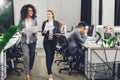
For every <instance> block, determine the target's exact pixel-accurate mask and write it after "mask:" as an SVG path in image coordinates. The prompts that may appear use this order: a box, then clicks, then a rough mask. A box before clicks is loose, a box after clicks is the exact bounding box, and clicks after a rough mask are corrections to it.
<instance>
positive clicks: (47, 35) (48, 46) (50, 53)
mask: <svg viewBox="0 0 120 80" xmlns="http://www.w3.org/2000/svg"><path fill="white" fill-rule="evenodd" d="M54 17H55V16H54V12H53V11H52V10H48V11H47V20H45V21H44V22H43V24H42V35H43V36H44V40H43V46H44V50H45V54H46V66H47V71H48V78H49V80H53V77H52V64H53V60H54V53H55V48H56V43H57V41H56V37H55V36H54V35H53V34H55V33H59V32H60V30H59V26H60V25H59V22H58V21H56V20H55V18H54ZM46 27H49V28H50V27H51V29H48V28H46ZM47 29H48V30H47ZM51 33H52V34H51ZM51 36H52V37H51Z"/></svg>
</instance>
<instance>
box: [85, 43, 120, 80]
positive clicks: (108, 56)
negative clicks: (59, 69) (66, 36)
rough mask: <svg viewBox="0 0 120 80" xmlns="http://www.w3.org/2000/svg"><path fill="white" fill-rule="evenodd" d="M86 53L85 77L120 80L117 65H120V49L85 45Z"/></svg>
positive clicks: (93, 79) (93, 44) (91, 44)
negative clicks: (119, 79)
mask: <svg viewBox="0 0 120 80" xmlns="http://www.w3.org/2000/svg"><path fill="white" fill-rule="evenodd" d="M83 46H84V47H85V48H86V49H87V51H86V53H85V75H86V76H87V78H88V79H92V80H95V79H109V80H111V79H113V80H118V79H117V78H118V77H117V76H118V74H117V73H118V72H117V69H116V68H117V64H119V63H120V47H117V48H101V47H100V45H97V44H95V43H93V42H90V41H89V43H88V44H87V43H85V44H83Z"/></svg>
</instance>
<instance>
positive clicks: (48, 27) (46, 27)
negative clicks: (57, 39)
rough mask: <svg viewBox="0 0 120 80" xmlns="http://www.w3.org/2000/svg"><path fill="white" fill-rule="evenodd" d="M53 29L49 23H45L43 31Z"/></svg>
mask: <svg viewBox="0 0 120 80" xmlns="http://www.w3.org/2000/svg"><path fill="white" fill-rule="evenodd" d="M53 29H54V26H52V25H50V24H49V23H46V25H45V29H44V31H48V30H53Z"/></svg>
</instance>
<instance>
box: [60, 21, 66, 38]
mask: <svg viewBox="0 0 120 80" xmlns="http://www.w3.org/2000/svg"><path fill="white" fill-rule="evenodd" d="M60 32H61V33H63V34H64V35H65V36H66V34H67V25H66V24H65V22H64V20H61V21H60Z"/></svg>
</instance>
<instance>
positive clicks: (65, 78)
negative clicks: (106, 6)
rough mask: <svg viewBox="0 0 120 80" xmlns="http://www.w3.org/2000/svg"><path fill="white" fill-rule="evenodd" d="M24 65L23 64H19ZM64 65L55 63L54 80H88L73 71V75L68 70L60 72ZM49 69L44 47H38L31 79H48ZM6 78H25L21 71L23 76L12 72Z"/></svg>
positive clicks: (12, 79)
mask: <svg viewBox="0 0 120 80" xmlns="http://www.w3.org/2000/svg"><path fill="white" fill-rule="evenodd" d="M19 66H20V67H22V66H23V65H19ZM61 67H62V64H60V66H57V65H56V63H54V64H53V78H54V80H86V78H85V76H84V75H81V74H78V73H73V74H72V75H68V72H67V71H64V72H62V73H58V71H59V69H60V68H61ZM47 77H48V76H47V71H46V65H45V54H44V50H43V49H37V55H36V58H35V64H34V68H33V75H32V76H31V80H48V78H47ZM6 80H25V75H24V72H23V73H22V72H21V76H18V75H16V73H14V72H12V73H10V74H8V76H7V79H6Z"/></svg>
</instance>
